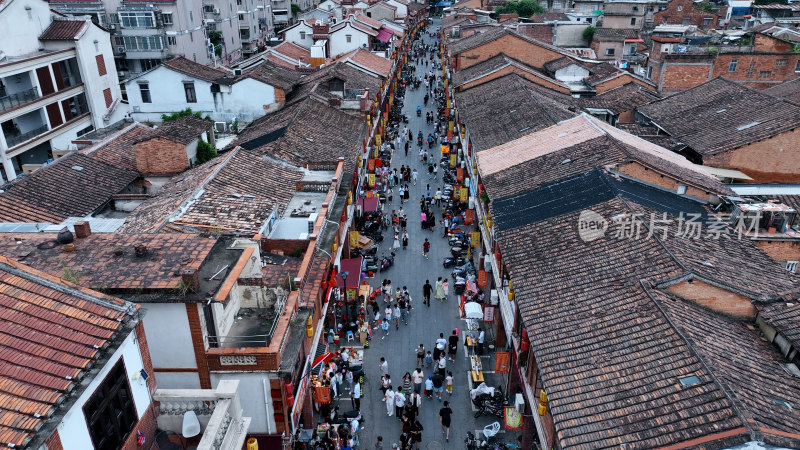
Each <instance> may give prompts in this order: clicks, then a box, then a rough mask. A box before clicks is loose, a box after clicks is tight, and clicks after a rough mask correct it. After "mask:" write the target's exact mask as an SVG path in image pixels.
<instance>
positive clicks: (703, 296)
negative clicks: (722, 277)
mask: <svg viewBox="0 0 800 450" xmlns="http://www.w3.org/2000/svg"><path fill="white" fill-rule="evenodd" d="M668 290H669V291H670V292H672V293H674V294H677V295H679V296H681V297H683V298H685V299H687V300H691V301H693V302H695V303H697V304H698V305H701V306H704V307H706V308H708V309H711V310H713V311H717V312H720V313H722V314H727V315H729V316H734V317H742V318H748V319H755V317H756V308H755V306H753V304H752V303H751V302H750V299H748V298H747V297H744V296H742V295H739V294H736V293H733V292H731V291H728V290H725V289H722V288H718V287H716V286H713V285H710V284H708V283H705V282H703V281H699V280H694V281H693V282H692V283H689V282H688V281H684V282H682V283H678V284H676V285H673V286H670V287H669V289H668Z"/></svg>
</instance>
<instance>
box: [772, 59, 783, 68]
mask: <svg viewBox="0 0 800 450" xmlns="http://www.w3.org/2000/svg"><path fill="white" fill-rule="evenodd" d="M775 65H776V66H778V67H782V66H785V65H786V60H785V59H778V60H775Z"/></svg>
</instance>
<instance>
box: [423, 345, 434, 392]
mask: <svg viewBox="0 0 800 450" xmlns="http://www.w3.org/2000/svg"><path fill="white" fill-rule="evenodd" d="M428 353H430V352H428ZM431 396H433V375H428V379H427V380H425V397H428V398H431Z"/></svg>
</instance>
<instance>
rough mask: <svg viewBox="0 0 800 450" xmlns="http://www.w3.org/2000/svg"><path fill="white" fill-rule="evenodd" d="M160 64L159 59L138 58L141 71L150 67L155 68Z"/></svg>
mask: <svg viewBox="0 0 800 450" xmlns="http://www.w3.org/2000/svg"><path fill="white" fill-rule="evenodd" d="M160 64H161V60H160V59H140V60H139V65H140V66H142V72H145V71H147V70H150V69H155V68H156V67H158V66H159V65H160Z"/></svg>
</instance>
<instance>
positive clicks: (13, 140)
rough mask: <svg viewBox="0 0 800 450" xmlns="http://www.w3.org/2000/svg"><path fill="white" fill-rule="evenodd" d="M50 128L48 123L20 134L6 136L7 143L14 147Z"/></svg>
mask: <svg viewBox="0 0 800 450" xmlns="http://www.w3.org/2000/svg"><path fill="white" fill-rule="evenodd" d="M47 130H48V128H47V124H45V125H42V126H40V127H39V128H34V129H33V130H31V131H28V132H25V133H22V134H18V135H16V136H6V143H7V144H8V146H9V147H14V146H16V145H18V144H21V143H23V142H25V141H27V140H29V139H33V138H35V137H36V136H38V135H40V134H42V133H44V132H46V131H47Z"/></svg>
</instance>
